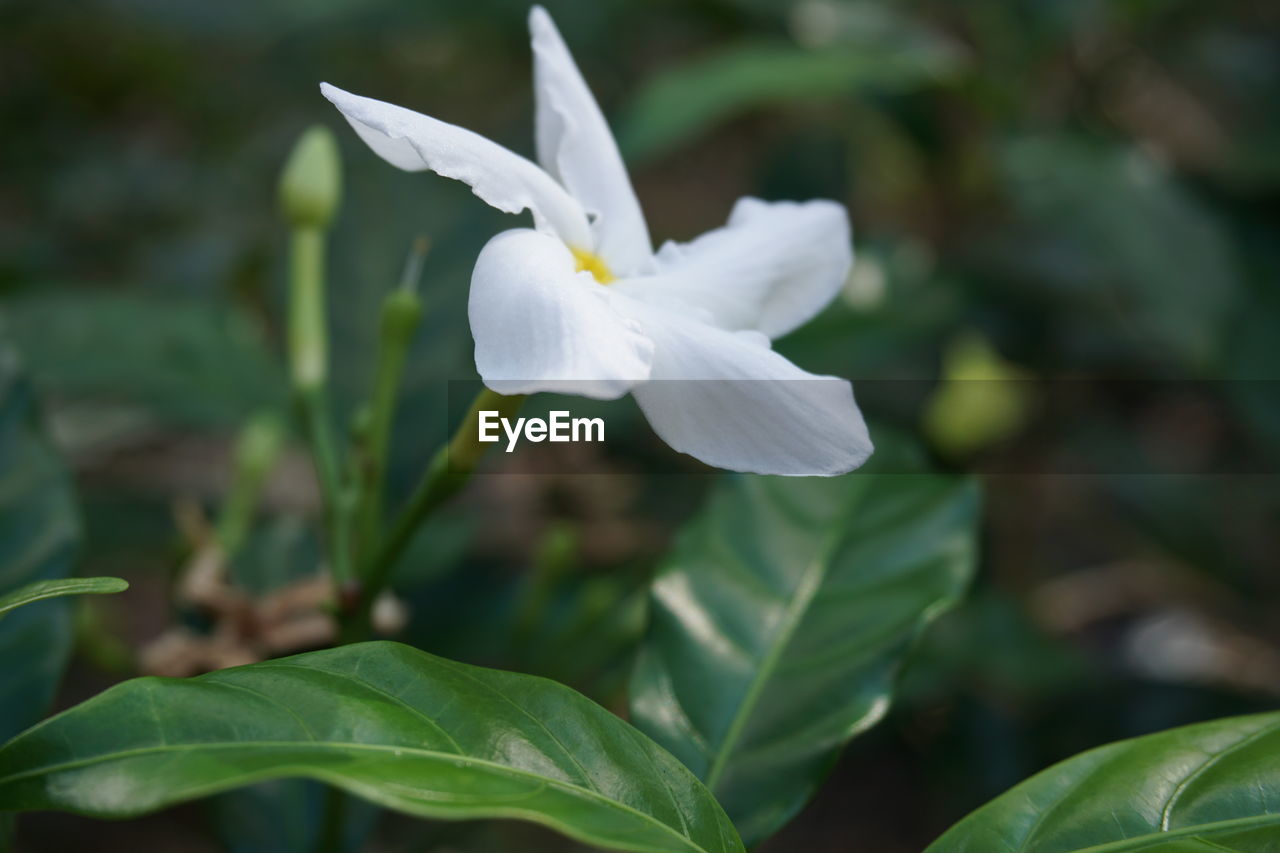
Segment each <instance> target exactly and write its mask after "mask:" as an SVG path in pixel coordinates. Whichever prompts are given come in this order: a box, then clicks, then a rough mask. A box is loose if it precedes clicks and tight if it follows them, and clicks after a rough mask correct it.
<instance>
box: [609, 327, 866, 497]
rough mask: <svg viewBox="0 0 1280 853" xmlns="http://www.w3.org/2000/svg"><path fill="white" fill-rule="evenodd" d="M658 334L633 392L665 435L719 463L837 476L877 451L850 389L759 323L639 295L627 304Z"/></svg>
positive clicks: (682, 448) (682, 449)
mask: <svg viewBox="0 0 1280 853" xmlns="http://www.w3.org/2000/svg"><path fill="white" fill-rule="evenodd" d="M620 308H621V310H623V311H624V313H627V314H629V315H630V316H632V317H633V318H635V319H637V320H638V321H639V322H640V325H641V326H642V327H643V328H644V330H645V333H646V334H647V335H648V336H649V337H650V338H651V339H652V340H653V343H654V347H655V350H654V358H653V371H652V374H651V379H650V381H648V382H645V383H643V384H641V385H637V386H636V387H635V388H634V389H633V390H632V394H633V395H634V396H635V398H636V402H637V403H639V404H640V408H641V410H642V411H643V412H644V414H645V417H647V418H648V419H649V423H650V425H651V426H652V427H653V429H654V432H656V433H657V434H658V435H659V436H660V437H661V438H662V440H663V441H665V442H666V443H667V444H669V445H671V446H672V447H673V448H675V449H676V450H678V451H680V452H681V453H687V454H689V455H690V456H693V457H696V458H697V459H700V460H702V461H703V462H705V463H707V464H708V465H714V466H715V467H717V468H728V469H730V470H733V471H747V472H751V473H756V474H784V475H788V476H831V475H835V474H843V473H845V472H847V471H852V470H853V469H854V468H857V467H858V466H859V465H861V464H862V463H863V462H865V461H866V459H867V457H868V456H870V455H871V451H872V446H871V438H870V436H869V435H868V433H867V425H866V423H865V422H864V421H863V419H862V413H861V412H859V411H858V406H857V404H856V403H854V401H853V389H852V387H851V386H850V385H849V383H848V382H846V381H845V380H843V379H837V378H835V377H830V376H815V375H814V374H812V373H806V372H805V371H803V370H801V369H800V368H798V367H796V366H795V365H794V364H792V363H791V362H789V361H787V360H786V359H785V358H783V357H782V356H780V355H778V354H777V353H775V352H774V351H773V350H771V349H769V344H768V339H767V338H765V337H764V335H762V334H760V333H759V332H752V331H739V332H733V331H728V330H726V329H721V328H718V327H716V326H710V325H707V324H705V323H701V322H698V321H697V320H694V319H690V318H688V317H685V316H682V315H679V314H675V313H673V312H669V311H666V310H664V309H661V308H656V307H653V306H650V305H644V304H642V303H635V302H630V303H629V304H620Z"/></svg>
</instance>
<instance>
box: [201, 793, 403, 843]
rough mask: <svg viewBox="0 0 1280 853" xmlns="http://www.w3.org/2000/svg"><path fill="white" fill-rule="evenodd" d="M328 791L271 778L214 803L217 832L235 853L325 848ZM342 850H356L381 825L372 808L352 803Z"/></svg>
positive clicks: (347, 811)
mask: <svg viewBox="0 0 1280 853" xmlns="http://www.w3.org/2000/svg"><path fill="white" fill-rule="evenodd" d="M326 793H327V792H326V790H325V787H324V785H321V784H320V783H319V782H314V781H311V780H309V779H273V780H272V781H270V782H262V783H260V784H257V785H249V786H248V787H245V788H237V789H236V790H234V791H227V792H226V793H225V794H219V795H218V796H216V797H213V798H212V799H211V800H210V803H209V805H210V812H211V816H212V818H213V821H214V828H215V830H216V831H217V833H218V835H219V837H221V838H222V840H223V843H225V844H226V847H227V850H229V851H231V853H313V851H315V850H318V849H321V843H322V833H323V830H324V811H325V800H326V799H327V798H326ZM343 815H344V818H345V819H344V820H343V835H344V837H343V838H342V843H341V847H340V849H342V850H348V851H358V850H360V849H362V848H363V845H364V842H365V840H366V839H367V838H368V835H369V833H370V832H371V831H372V830H373V827H374V824H375V823H376V822H377V819H378V815H379V810H378V808H377V807H375V806H374V805H373V804H371V803H366V802H364V801H362V800H357V799H354V798H348V799H347V802H346V803H345V805H344V811H343Z"/></svg>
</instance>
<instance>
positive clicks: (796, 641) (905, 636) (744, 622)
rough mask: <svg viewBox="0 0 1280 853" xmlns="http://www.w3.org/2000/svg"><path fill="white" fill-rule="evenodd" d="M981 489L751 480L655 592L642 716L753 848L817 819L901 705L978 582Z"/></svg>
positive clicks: (679, 555) (636, 715)
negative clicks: (896, 700)
mask: <svg viewBox="0 0 1280 853" xmlns="http://www.w3.org/2000/svg"><path fill="white" fill-rule="evenodd" d="M978 504H979V500H978V492H977V488H976V486H975V484H974V483H973V482H971V481H967V480H962V479H958V478H952V477H941V476H928V475H895V476H889V475H876V474H856V475H851V476H846V477H841V478H834V479H830V480H819V479H803V480H801V479H784V478H769V477H734V478H732V479H730V480H728V481H727V482H726V483H725V484H724V485H723V486H722V487H721V488H720V489H719V490H718V491H717V492H715V493H714V494H713V496H712V499H711V503H710V505H709V507H708V508H707V510H706V511H705V512H704V513H703V514H702V516H701V517H700V518H698V519H697V520H696V521H695V522H694V523H693V524H692V525H691V526H690V527H689V528H688V529H686V530H685V531H684V533H683V535H682V537H681V538H680V540H679V544H678V545H677V547H676V550H675V552H674V554H673V556H672V557H671V558H670V561H669V562H668V564H667V565H666V566H665V568H664V569H663V570H662V571H661V573H660V574H659V576H658V578H657V579H656V581H655V582H654V587H653V603H652V610H653V614H652V624H651V626H650V633H649V636H648V638H647V640H646V642H645V644H644V646H643V647H642V650H641V654H640V659H639V661H638V664H637V668H636V672H635V676H634V679H633V682H632V703H631V710H632V719H633V720H634V721H635V723H636V725H637V726H639V727H640V728H641V729H642V730H643V731H645V732H646V733H648V734H649V735H650V736H651V737H653V738H654V739H655V740H657V741H658V743H660V744H662V745H663V746H665V747H667V748H668V749H670V750H671V751H672V752H673V753H675V755H676V756H677V757H678V758H680V759H681V760H682V761H684V763H685V764H686V765H688V766H689V767H690V768H691V769H692V770H693V771H694V772H695V773H696V774H697V775H698V777H699V778H701V779H703V780H704V781H706V783H707V786H708V787H709V788H711V790H712V791H713V792H714V793H715V794H716V796H717V798H718V799H719V800H720V802H721V804H722V805H723V806H724V807H725V810H726V811H727V812H728V813H729V816H730V817H731V818H732V819H733V821H734V823H735V825H736V826H737V827H738V831H739V832H740V833H742V837H743V839H744V840H745V841H746V842H747V844H749V845H750V844H754V843H756V842H758V841H760V840H761V839H763V838H765V837H766V836H768V835H769V834H771V833H772V832H773V831H774V830H776V829H777V828H778V827H780V826H781V825H782V824H783V823H785V822H786V821H787V820H789V819H790V818H791V817H792V816H793V815H795V813H796V812H797V811H798V810H799V809H800V808H801V807H802V806H803V805H804V803H805V801H806V800H807V799H808V798H809V796H810V795H811V794H812V793H813V791H814V789H815V788H816V787H817V785H818V784H819V782H820V780H821V778H822V777H823V776H824V775H825V773H826V772H827V770H828V769H829V767H830V765H831V763H832V762H833V761H834V759H835V757H836V755H837V754H838V752H839V750H840V748H841V747H842V746H843V745H844V743H845V742H846V741H847V740H848V739H849V738H851V737H853V736H854V735H856V734H858V733H860V732H862V731H864V730H866V729H867V728H868V727H870V726H872V725H873V724H875V723H876V722H877V721H878V720H879V719H880V718H881V717H882V716H884V714H885V711H886V710H887V708H888V705H889V698H890V694H891V692H892V689H893V686H894V680H895V676H896V674H897V671H898V667H899V664H900V662H901V660H902V657H903V655H904V653H905V652H906V651H907V650H908V648H909V647H910V645H911V644H912V642H913V640H914V639H915V637H916V636H917V635H918V634H919V633H920V631H921V630H922V628H923V627H924V625H925V624H927V623H928V622H929V621H930V620H932V619H933V618H934V617H935V616H937V615H938V614H939V613H941V612H942V611H944V610H945V609H947V608H948V607H950V606H951V605H952V604H954V603H955V602H956V600H957V599H958V598H959V597H960V596H961V594H962V593H963V591H964V589H965V587H966V586H967V584H968V582H969V579H970V576H971V575H972V573H973V566H974V553H975V521H976V518H977V514H978Z"/></svg>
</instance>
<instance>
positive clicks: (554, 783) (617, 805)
mask: <svg viewBox="0 0 1280 853" xmlns="http://www.w3.org/2000/svg"><path fill="white" fill-rule="evenodd" d="M259 748H267V749H270V748H282V749H283V748H288V749H300V750H304V751H307V750H319V751H327V750H356V751H359V750H364V751H367V752H388V753H412V754H414V755H418V756H422V757H426V758H431V759H434V760H438V761H441V762H444V763H448V764H454V765H456V764H458V763H459V762H464V763H467V764H471V765H475V766H476V767H480V768H484V769H486V770H489V771H493V772H495V773H497V774H498V775H506V776H514V777H520V778H528V779H531V780H534V781H536V782H539V783H541V784H543V785H549V786H551V787H553V788H558V789H560V790H563V791H565V792H567V793H569V794H572V795H575V796H577V797H580V798H582V799H588V800H595V801H598V802H600V803H603V804H604V805H606V806H608V807H609V808H611V809H614V810H616V811H619V812H622V813H624V814H628V815H631V816H632V817H636V818H639V819H640V820H642V821H645V822H647V823H651V824H653V825H654V826H657V827H660V828H661V829H662V830H664V831H665V832H666V833H668V834H669V835H671V836H672V837H674V838H677V839H679V840H680V841H681V842H682V844H683V845H684V846H686V847H688V848H689V849H691V850H695V851H699V853H708V851H707V848H705V847H702V846H700V845H699V844H698V843H697V842H695V841H694V840H693V839H692V838H689V837H688V836H686V835H682V834H680V833H679V832H677V831H676V829H675V828H674V827H672V826H670V825H669V824H666V823H664V822H662V821H661V820H658V819H657V818H656V817H653V816H652V815H647V814H645V813H644V812H642V811H638V810H636V809H634V808H632V807H631V806H628V805H627V804H625V803H621V802H619V801H617V800H614V799H610V798H609V797H607V796H605V795H603V794H600V793H597V792H595V791H592V790H590V789H588V788H584V787H580V786H577V785H573V784H571V783H568V782H564V781H562V780H559V779H553V778H551V777H548V776H539V775H538V774H536V773H531V772H529V771H527V770H521V769H519V768H516V767H511V766H509V765H506V764H499V763H497V762H495V761H489V760H487V759H483V758H475V757H473V756H469V755H460V754H458V753H453V752H438V751H436V750H432V749H422V748H421V747H412V746H389V745H384V744H371V743H349V742H345V741H287V740H286V741H270V740H252V741H212V742H202V743H197V744H167V745H164V746H151V747H142V748H138V749H130V750H120V751H118V752H113V753H108V754H106V755H97V756H94V757H92V758H86V759H83V760H79V761H66V762H62V763H60V764H47V765H43V766H41V767H38V768H34V769H31V770H27V771H24V772H21V773H14V774H11V775H9V776H4V777H0V787H3V786H5V785H8V784H10V783H12V782H16V781H19V780H22V779H25V778H28V777H31V776H41V775H45V774H52V773H59V772H63V771H66V770H75V769H78V768H81V767H88V766H91V765H93V764H100V763H105V762H108V761H119V760H124V759H128V758H136V757H139V756H144V755H151V754H158V753H159V754H162V753H165V752H177V751H190V750H216V749H259Z"/></svg>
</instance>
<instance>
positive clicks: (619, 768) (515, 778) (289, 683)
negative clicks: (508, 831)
mask: <svg viewBox="0 0 1280 853" xmlns="http://www.w3.org/2000/svg"><path fill="white" fill-rule="evenodd" d="M284 777H307V778H312V779H319V780H321V781H324V782H328V783H330V784H333V785H337V786H339V787H341V788H344V789H346V790H347V791H349V792H351V793H353V794H356V795H358V796H361V797H364V798H365V799H368V800H372V801H373V802H375V803H377V804H379V805H382V806H385V807H387V808H392V809H398V810H400V811H404V812H408V813H410V814H415V815H421V816H426V817H433V818H478V817H511V818H523V819H526V820H531V821H535V822H538V823H542V824H545V825H547V826H550V827H552V828H554V829H557V830H559V831H561V832H563V833H565V834H566V835H570V836H572V837H574V838H577V839H579V840H582V841H585V842H588V843H590V844H595V845H598V846H601V847H605V848H612V849H617V850H637V851H729V850H741V849H742V845H741V842H740V841H739V840H738V838H737V836H736V834H735V833H734V830H733V826H732V825H731V824H730V823H729V820H728V818H727V817H726V816H725V814H724V812H723V811H722V810H721V809H720V807H719V806H718V805H717V804H716V801H715V799H714V798H713V797H712V796H711V794H710V792H709V791H707V789H706V788H705V787H703V786H702V784H701V783H699V782H698V780H697V779H695V778H694V777H693V775H692V774H690V773H689V771H688V770H686V769H685V768H684V767H683V766H682V765H681V764H680V763H679V762H678V761H677V760H676V759H674V758H673V757H672V756H670V755H669V754H667V753H666V752H664V751H663V750H662V749H660V748H659V747H658V746H656V745H655V744H654V743H652V742H651V741H649V740H648V739H647V738H645V737H644V736H643V735H642V734H640V733H639V732H638V731H636V730H635V729H633V728H632V727H631V726H629V725H628V724H627V723H625V722H623V721H622V720H620V719H618V718H617V717H615V716H613V715H612V714H610V713H609V712H608V711H606V710H604V709H603V708H601V707H600V706H598V705H596V704H594V703H592V702H591V701H589V700H588V699H586V698H584V697H583V696H581V695H579V694H578V693H575V692H574V691H573V690H570V689H569V688H568V687H565V686H563V685H560V684H556V683H555V682H552V681H547V680H545V679H541V678H535V677H533V676H528V675H519V674H515V673H508V672H499V671H496V670H488V669H482V668H479V667H474V666H467V665H465V664H460V663H453V662H451V661H447V660H444V659H442V658H437V657H434V656H432V655H428V654H426V653H424V652H420V651H417V650H416V649H413V648H410V647H409V646H404V645H399V644H396V643H364V644H359V645H354V646H344V647H342V648H338V649H333V650H330V651H322V652H313V653H310V654H304V655H298V656H296V657H292V658H285V659H282V660H276V661H268V662H265V663H260V664H254V665H251V666H244V667H238V668H235V669H227V670H222V671H219V672H214V673H210V674H208V675H204V676H200V677H199V678H193V679H186V680H179V679H160V678H141V679H135V680H133V681H129V682H126V683H124V684H121V685H118V686H116V687H114V688H112V689H110V690H108V691H106V692H105V693H102V694H101V695H99V696H97V697H95V698H93V699H90V700H89V701H87V702H85V703H83V704H81V705H79V706H77V707H75V708H72V709H71V710H69V711H66V712H64V713H62V714H60V715H58V716H56V717H54V718H52V719H51V720H49V721H47V722H46V723H44V724H42V725H39V726H37V727H35V728H33V729H31V730H30V731H28V732H26V733H24V734H22V735H20V736H18V737H17V738H15V739H14V740H12V741H10V742H9V744H7V745H6V746H5V747H4V748H3V749H0V809H15V810H28V809H61V810H67V811H74V812H79V813H82V814H88V815H94V816H99V817H127V816H131V815H137V814H142V813H144V812H148V811H152V810H154V809H158V808H163V807H164V806H167V805H169V804H171V803H175V802H179V801H181V800H186V799H191V798H193V797H200V796H205V795H208V794H211V793H214V792H217V791H222V790H226V789H229V788H232V787H235V786H238V785H245V784H249V783H251V782H261V781H264V780H268V779H278V778H284Z"/></svg>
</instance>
